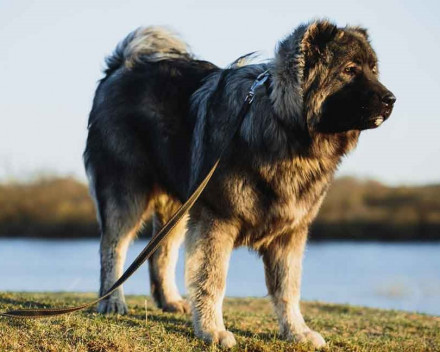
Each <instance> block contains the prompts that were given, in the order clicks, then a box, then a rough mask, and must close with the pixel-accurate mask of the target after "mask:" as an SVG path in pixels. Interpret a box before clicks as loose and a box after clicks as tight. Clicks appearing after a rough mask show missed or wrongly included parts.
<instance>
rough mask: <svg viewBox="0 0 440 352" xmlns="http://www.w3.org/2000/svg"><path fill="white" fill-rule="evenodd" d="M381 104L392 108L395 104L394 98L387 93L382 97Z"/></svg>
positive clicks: (391, 94)
mask: <svg viewBox="0 0 440 352" xmlns="http://www.w3.org/2000/svg"><path fill="white" fill-rule="evenodd" d="M382 102H383V103H384V104H385V105H387V106H393V105H394V103H395V102H396V97H395V96H394V94H393V93H391V92H388V93H386V94H385V95H384V96H383V97H382Z"/></svg>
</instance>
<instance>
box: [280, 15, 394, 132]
mask: <svg viewBox="0 0 440 352" xmlns="http://www.w3.org/2000/svg"><path fill="white" fill-rule="evenodd" d="M275 67H276V71H275V74H276V76H275V83H274V90H273V92H272V98H273V100H274V103H275V104H276V103H278V104H279V106H280V107H281V112H282V113H286V112H287V113H289V112H288V111H287V110H288V108H286V107H287V106H288V105H289V104H290V107H292V106H295V109H296V119H297V121H296V122H297V123H300V124H301V125H303V126H304V127H307V128H308V129H309V130H312V131H316V132H321V133H337V132H345V131H350V130H365V129H370V128H376V127H378V126H380V125H381V124H382V122H383V121H385V120H386V119H387V118H388V117H389V116H390V114H391V112H392V110H393V105H394V102H395V101H396V98H395V96H394V95H393V93H391V91H389V90H388V89H387V88H386V87H385V86H384V85H383V84H382V83H380V82H379V79H378V65H377V57H376V54H375V52H374V50H373V49H372V47H371V45H370V43H369V41H368V35H367V32H366V30H364V29H361V28H358V27H345V28H338V27H337V26H335V25H334V24H332V23H330V22H328V21H317V22H313V23H311V24H308V25H303V26H300V27H298V28H297V30H295V32H294V33H293V34H292V35H291V36H289V37H287V38H286V39H285V40H284V41H282V42H281V43H280V45H279V48H278V51H277V56H276V64H275ZM283 85H284V89H282V86H283ZM286 88H287V89H286ZM291 89H295V90H296V91H293V94H298V95H299V96H300V97H301V99H300V101H298V100H297V101H293V98H292V97H288V95H289V93H288V92H289V90H290V91H291ZM290 94H292V93H290ZM289 99H290V101H289ZM277 100H278V101H277ZM292 103H293V105H292ZM292 112H294V111H292ZM291 116H295V114H293V115H291Z"/></svg>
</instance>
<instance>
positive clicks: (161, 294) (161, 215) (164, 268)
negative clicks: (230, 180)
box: [149, 194, 189, 313]
mask: <svg viewBox="0 0 440 352" xmlns="http://www.w3.org/2000/svg"><path fill="white" fill-rule="evenodd" d="M179 205H180V203H179V202H177V201H175V200H173V199H172V198H171V197H169V196H167V195H165V194H162V195H159V196H158V197H156V198H155V200H154V215H153V234H154V233H156V232H158V231H159V230H160V229H161V228H162V226H163V225H164V224H165V223H166V222H167V221H168V220H169V219H170V218H171V216H172V215H173V214H174V213H175V212H176V210H177V209H178V208H179ZM185 226H186V221H184V220H182V221H181V222H180V223H179V224H178V225H177V226H176V227H175V228H174V229H173V230H172V232H171V233H170V234H169V235H168V236H167V237H166V238H165V239H164V241H163V242H162V243H161V245H160V246H159V247H158V248H157V250H156V251H155V252H154V253H153V255H152V256H151V257H150V259H149V270H150V285H151V295H152V296H153V298H154V301H155V302H156V305H157V306H158V307H159V308H162V310H163V311H165V312H180V313H189V305H188V303H187V302H186V301H185V300H184V299H183V298H182V296H181V295H180V293H179V291H178V289H177V286H176V279H175V276H176V275H175V273H176V264H177V259H178V255H179V247H180V245H181V243H182V241H183V238H184V236H185Z"/></svg>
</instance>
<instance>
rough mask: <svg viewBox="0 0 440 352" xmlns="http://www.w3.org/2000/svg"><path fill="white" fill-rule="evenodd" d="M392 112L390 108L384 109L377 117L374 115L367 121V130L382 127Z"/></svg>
mask: <svg viewBox="0 0 440 352" xmlns="http://www.w3.org/2000/svg"><path fill="white" fill-rule="evenodd" d="M392 111H393V108H392V107H386V108H384V109H383V110H382V112H381V113H380V114H379V115H376V116H374V117H372V118H370V119H369V120H368V122H367V125H368V128H377V127H379V126H380V125H382V124H383V123H384V122H385V121H386V120H387V119H388V118H389V117H390V115H391V112H392Z"/></svg>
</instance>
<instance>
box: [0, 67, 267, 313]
mask: <svg viewBox="0 0 440 352" xmlns="http://www.w3.org/2000/svg"><path fill="white" fill-rule="evenodd" d="M268 77H269V72H268V71H264V72H263V73H261V74H260V75H259V76H258V77H257V78H256V80H255V81H254V83H253V84H252V86H251V88H250V90H249V92H248V93H247V95H246V98H245V99H244V102H243V105H242V107H241V109H240V112H239V114H238V123H237V126H236V127H235V130H234V133H233V134H232V135H231V137H230V139H229V140H228V141H227V143H225V144H224V147H223V150H222V152H221V153H220V156H219V157H218V159H217V160H216V162H215V163H214V165H213V166H212V168H211V170H210V171H209V172H208V174H207V175H206V177H205V178H204V179H203V181H202V182H201V183H200V185H199V186H198V187H197V188H196V190H195V191H194V192H193V193H192V194H191V196H190V197H189V198H188V200H187V201H186V202H185V203H183V204H182V206H181V207H180V208H179V209H178V210H177V211H176V212H175V213H174V215H173V216H172V217H171V219H170V220H168V222H167V223H166V224H165V225H164V226H163V227H162V228H161V229H160V231H159V232H157V233H156V234H155V235H154V236H153V237H152V238H151V240H150V242H148V244H147V245H146V246H145V248H144V249H143V250H142V252H141V253H139V255H138V256H137V257H136V259H135V260H134V261H133V263H131V265H130V266H129V267H128V268H127V270H125V272H124V273H123V274H122V276H121V277H120V278H119V279H118V280H117V281H116V282H115V283H114V284H113V286H112V287H111V288H110V289H109V290H108V291H107V292H106V293H105V294H104V295H102V296H101V297H99V298H97V299H95V300H93V301H91V302H89V303H85V304H82V305H79V306H75V307H65V308H42V309H20V310H11V311H7V312H4V313H0V317H7V318H22V319H38V318H45V317H53V316H57V315H62V314H67V313H72V312H76V311H78V310H81V309H84V308H87V307H90V306H92V305H94V304H96V303H98V302H100V301H102V300H103V299H105V298H107V297H108V296H110V295H111V294H112V293H113V292H114V291H115V290H116V289H117V288H118V287H119V286H121V285H122V284H123V283H124V282H125V281H127V279H128V278H129V277H130V276H131V275H133V273H134V272H135V271H136V270H137V269H139V267H140V266H141V265H142V264H143V263H144V262H145V261H146V260H147V259H148V258H149V257H150V256H151V255H152V254H153V253H154V252H155V251H156V249H157V247H158V246H159V245H160V243H161V242H162V241H163V240H164V239H165V237H167V235H169V233H170V232H171V230H172V229H173V228H174V227H175V226H176V225H177V224H178V223H179V222H180V221H181V220H182V218H183V217H184V216H185V214H186V213H187V212H188V211H189V210H190V209H191V208H192V206H193V205H194V203H195V202H196V201H197V199H198V198H199V197H200V195H201V194H202V192H203V190H204V189H205V187H206V186H207V185H208V182H209V180H210V179H211V177H212V175H213V174H214V172H215V170H216V169H217V166H218V164H219V162H220V160H221V157H222V155H223V153H224V152H225V150H226V149H227V147H228V146H229V144H230V143H231V141H232V139H233V138H234V136H235V135H236V134H237V132H238V130H239V129H240V127H241V125H242V123H243V120H244V118H245V116H246V114H247V113H248V111H249V108H250V106H251V104H252V102H253V100H254V96H255V91H256V89H257V88H258V87H260V86H261V85H263V84H264V83H265V82H266V81H267V79H268Z"/></svg>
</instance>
